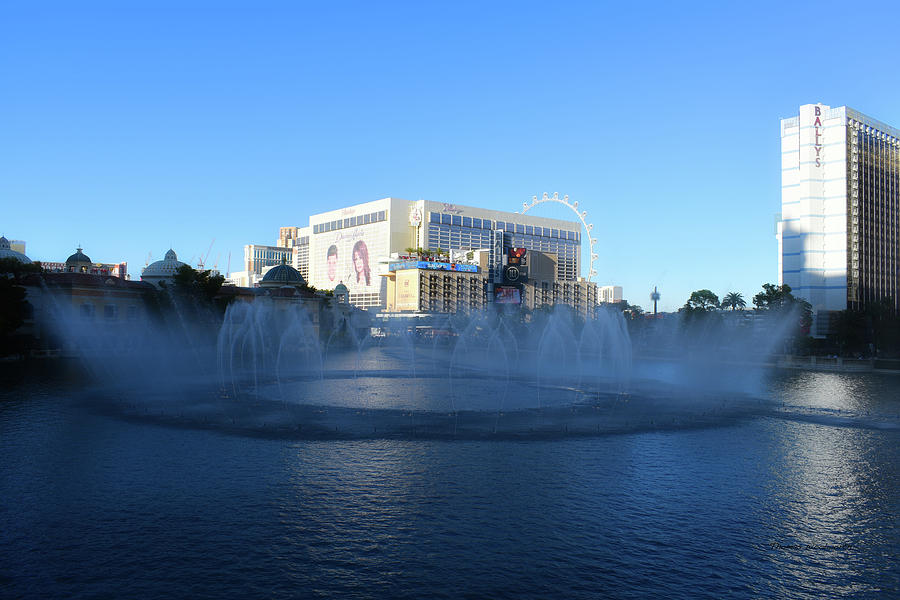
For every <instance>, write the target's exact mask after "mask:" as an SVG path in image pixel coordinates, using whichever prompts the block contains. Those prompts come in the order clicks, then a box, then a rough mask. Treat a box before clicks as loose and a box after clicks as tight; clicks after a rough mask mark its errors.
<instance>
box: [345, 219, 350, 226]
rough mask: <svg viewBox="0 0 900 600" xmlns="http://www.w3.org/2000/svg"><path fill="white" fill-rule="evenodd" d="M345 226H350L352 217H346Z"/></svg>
mask: <svg viewBox="0 0 900 600" xmlns="http://www.w3.org/2000/svg"><path fill="white" fill-rule="evenodd" d="M344 227H350V219H344Z"/></svg>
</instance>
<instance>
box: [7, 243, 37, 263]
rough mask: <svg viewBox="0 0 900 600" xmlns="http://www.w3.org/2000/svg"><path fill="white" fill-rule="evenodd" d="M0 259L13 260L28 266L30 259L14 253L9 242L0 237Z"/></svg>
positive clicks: (19, 253)
mask: <svg viewBox="0 0 900 600" xmlns="http://www.w3.org/2000/svg"><path fill="white" fill-rule="evenodd" d="M0 258H14V259H16V260H17V261H19V262H22V263H25V264H29V263H30V262H31V259H30V258H28V257H27V256H25V255H24V254H22V253H21V252H16V251H15V250H13V249H12V247H11V246H10V244H9V240H8V239H6V238H5V237H0Z"/></svg>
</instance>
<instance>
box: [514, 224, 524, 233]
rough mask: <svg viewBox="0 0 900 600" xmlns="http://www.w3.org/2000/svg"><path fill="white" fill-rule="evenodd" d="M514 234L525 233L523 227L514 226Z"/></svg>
mask: <svg viewBox="0 0 900 600" xmlns="http://www.w3.org/2000/svg"><path fill="white" fill-rule="evenodd" d="M516 233H525V226H524V225H516Z"/></svg>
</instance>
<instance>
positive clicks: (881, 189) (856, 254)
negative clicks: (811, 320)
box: [776, 104, 900, 335]
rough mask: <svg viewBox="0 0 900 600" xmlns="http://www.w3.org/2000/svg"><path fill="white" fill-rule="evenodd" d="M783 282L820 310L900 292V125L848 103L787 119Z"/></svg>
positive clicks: (823, 329) (820, 322)
mask: <svg viewBox="0 0 900 600" xmlns="http://www.w3.org/2000/svg"><path fill="white" fill-rule="evenodd" d="M776 237H777V239H778V272H779V283H786V284H787V285H789V286H790V287H791V289H792V290H793V292H794V294H795V295H796V296H798V297H802V298H805V299H806V300H807V301H809V303H810V304H812V306H813V311H814V313H815V314H816V315H817V318H816V325H815V328H814V330H813V334H814V335H824V334H825V333H827V331H828V321H829V320H828V319H824V318H822V317H823V316H824V313H825V312H826V311H837V310H844V309H847V308H856V309H863V308H865V307H866V306H869V305H871V304H873V303H876V302H880V301H881V300H882V299H884V298H887V297H890V298H891V299H892V304H893V306H894V310H897V309H898V307H900V305H898V295H900V294H898V292H900V285H898V282H900V130H898V129H895V128H894V127H890V126H889V125H885V124H884V123H881V122H879V121H876V120H875V119H872V118H870V117H867V116H865V115H863V114H861V113H858V112H856V111H855V110H853V109H851V108H847V107H846V106H839V107H837V108H831V107H830V106H825V105H824V104H806V105H803V106H801V107H800V114H799V115H797V116H795V117H791V118H789V119H782V120H781V220H780V221H779V222H778V227H777V232H776Z"/></svg>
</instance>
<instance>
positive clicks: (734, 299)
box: [722, 292, 747, 310]
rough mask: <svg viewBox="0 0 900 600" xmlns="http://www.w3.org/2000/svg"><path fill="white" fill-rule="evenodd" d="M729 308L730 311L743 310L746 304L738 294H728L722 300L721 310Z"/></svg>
mask: <svg viewBox="0 0 900 600" xmlns="http://www.w3.org/2000/svg"><path fill="white" fill-rule="evenodd" d="M729 306H730V307H731V310H735V309H736V308H739V309H741V310H744V307H745V306H747V302H746V301H745V300H744V296H743V295H741V293H740V292H729V293H727V294H725V297H724V298H722V308H728V307H729Z"/></svg>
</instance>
